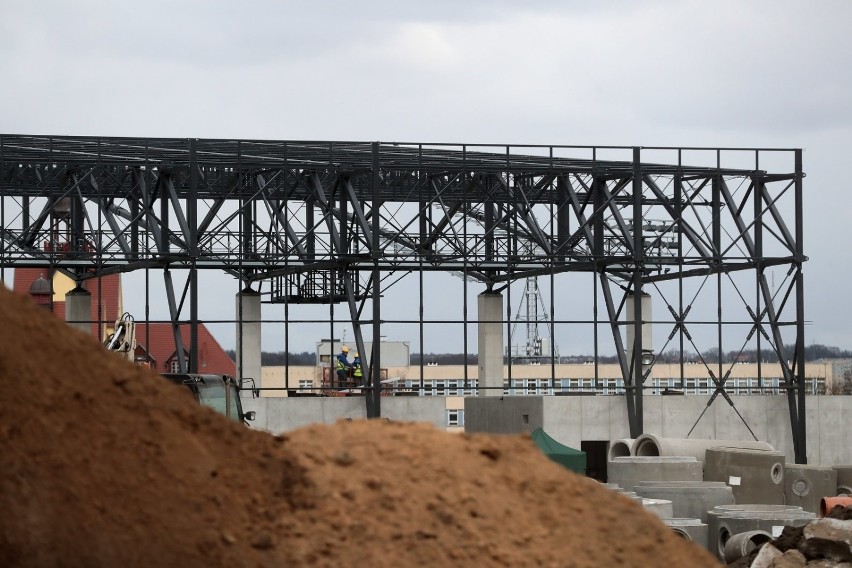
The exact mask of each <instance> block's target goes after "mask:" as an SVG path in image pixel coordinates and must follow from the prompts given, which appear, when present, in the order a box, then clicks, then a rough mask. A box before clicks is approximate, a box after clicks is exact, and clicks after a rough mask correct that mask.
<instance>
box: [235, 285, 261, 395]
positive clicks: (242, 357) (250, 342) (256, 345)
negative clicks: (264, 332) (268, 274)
mask: <svg viewBox="0 0 852 568" xmlns="http://www.w3.org/2000/svg"><path fill="white" fill-rule="evenodd" d="M236 309H237V314H236V315H237V317H236V318H235V319H236V320H237V349H236V351H237V379H238V380H239V379H242V378H252V379H254V385H255V386H256V387H258V388H260V387H261V386H262V385H261V384H260V293H259V292H255V291H254V290H252V289H251V288H247V289H245V290H243V291H242V292H239V293H238V294H237V299H236ZM241 312H242V313H241ZM244 394H245V396H247V397H251V394H250V393H244Z"/></svg>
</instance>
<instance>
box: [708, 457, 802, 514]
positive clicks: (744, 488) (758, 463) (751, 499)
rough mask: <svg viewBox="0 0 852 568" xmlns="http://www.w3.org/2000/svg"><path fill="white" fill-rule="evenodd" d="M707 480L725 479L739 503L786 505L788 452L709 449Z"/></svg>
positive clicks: (735, 500)
mask: <svg viewBox="0 0 852 568" xmlns="http://www.w3.org/2000/svg"><path fill="white" fill-rule="evenodd" d="M705 455H706V459H705V460H704V480H705V481H723V482H725V483H727V484H728V485H729V486H730V487H731V490H732V491H733V493H734V502H736V503H755V504H765V505H783V504H784V503H785V501H784V454H782V453H781V452H774V451H767V450H750V449H743V448H708V449H707V451H706V454H705Z"/></svg>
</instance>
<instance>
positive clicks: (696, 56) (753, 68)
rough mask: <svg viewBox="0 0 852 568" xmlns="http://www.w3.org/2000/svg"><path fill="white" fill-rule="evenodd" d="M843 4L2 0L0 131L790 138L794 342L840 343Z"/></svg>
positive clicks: (774, 141) (846, 80)
mask: <svg viewBox="0 0 852 568" xmlns="http://www.w3.org/2000/svg"><path fill="white" fill-rule="evenodd" d="M849 22H852V2H848V1H844V0H838V1H833V2H832V1H814V2H801V1H799V2H792V1H779V0H768V1H742V0H736V1H713V2H708V1H706V0H699V1H683V2H665V1H648V2H639V1H636V2H634V1H626V0H624V1H611V2H606V1H601V2H573V1H557V0H553V1H540V2H536V1H533V0H527V1H525V2H523V3H521V2H511V1H508V0H506V1H491V2H487V1H484V0H482V1H464V2H462V1H453V0H446V1H443V0H438V1H436V0H430V1H428V2H425V1H424V2H414V1H401V0H396V1H391V0H387V1H385V0H382V1H367V0H364V1H361V2H352V1H347V2H343V1H341V2H322V1H320V0H312V1H311V2H284V1H280V2H271V1H270V2H263V1H254V2H253V1H249V0H247V1H243V2H233V1H229V2H223V1H216V0H207V1H194V2H189V1H187V2H180V1H168V2H166V1H150V0H146V1H145V2H129V1H118V0H112V1H103V2H92V1H86V0H74V1H67V2H58V1H52V2H47V1H38V0H22V1H16V0H0V77H2V81H0V131H2V132H6V133H24V134H57V135H58V134H70V135H114V136H174V137H235V138H270V139H326V140H328V139H331V140H382V141H394V140H399V141H422V142H429V141H431V142H468V143H515V144H520V143H536V144H588V145H592V144H608V145H641V146H652V145H672V146H748V147H757V146H761V147H763V146H770V147H801V148H804V150H805V153H804V168H805V171H806V172H807V178H806V180H805V184H804V189H805V223H806V225H805V241H804V246H805V251H806V254H807V255H808V256H809V257H810V261H809V262H808V263H807V265H806V269H805V278H806V281H805V285H806V304H805V306H806V315H807V319H808V320H809V322H811V323H810V325H809V327H808V330H807V336H806V337H807V342H808V343H824V344H829V345H837V346H840V347H843V348H846V349H850V348H852V326H850V316H852V294H850V293H849V292H848V290H849V280H850V273H852V269H850V262H852V254H851V253H850V252H849V249H850V241H852V238H850V237H852V229H850V227H852V205H850V203H852V202H851V201H850V197H849V195H850V191H849V182H848V179H849V177H848V176H847V175H845V174H844V171H845V170H844V168H845V166H846V165H847V163H848V162H849V158H848V155H849V152H850V149H852V103H850V101H852V96H850V95H851V94H852V65H850V62H849V57H850V54H852V34H850V32H849V29H848V28H849ZM789 222H790V223H792V219H791V220H789ZM223 343H224V344H226V346H230V345H229V344H230V343H232V342H231V341H229V340H228V339H223ZM266 348H267V347H266V345H265V346H264V349H266Z"/></svg>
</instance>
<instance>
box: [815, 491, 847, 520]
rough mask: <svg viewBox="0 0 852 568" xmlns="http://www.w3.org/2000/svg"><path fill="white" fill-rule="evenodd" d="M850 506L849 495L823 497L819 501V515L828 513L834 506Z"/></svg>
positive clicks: (822, 515)
mask: <svg viewBox="0 0 852 568" xmlns="http://www.w3.org/2000/svg"><path fill="white" fill-rule="evenodd" d="M837 506H840V507H852V497H850V496H849V495H838V496H837V497H823V498H822V499H820V502H819V516H820V517H824V516H826V515H828V514H829V513H830V512H831V510H832V509H834V508H835V507H837Z"/></svg>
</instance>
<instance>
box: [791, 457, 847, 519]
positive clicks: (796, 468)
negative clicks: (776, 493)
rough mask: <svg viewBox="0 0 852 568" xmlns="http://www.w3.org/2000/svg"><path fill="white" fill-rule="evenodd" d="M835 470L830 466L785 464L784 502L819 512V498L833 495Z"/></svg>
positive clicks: (812, 511)
mask: <svg viewBox="0 0 852 568" xmlns="http://www.w3.org/2000/svg"><path fill="white" fill-rule="evenodd" d="M837 485H838V484H837V471H835V470H834V469H832V468H830V467H823V466H815V465H799V464H789V463H788V464H787V465H786V466H784V498H785V501H784V503H785V504H787V505H798V506H800V507H801V508H802V509H804V510H805V511H808V512H810V513H818V512H819V503H820V499H822V498H823V497H826V496H831V495H835V491H836V490H837Z"/></svg>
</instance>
